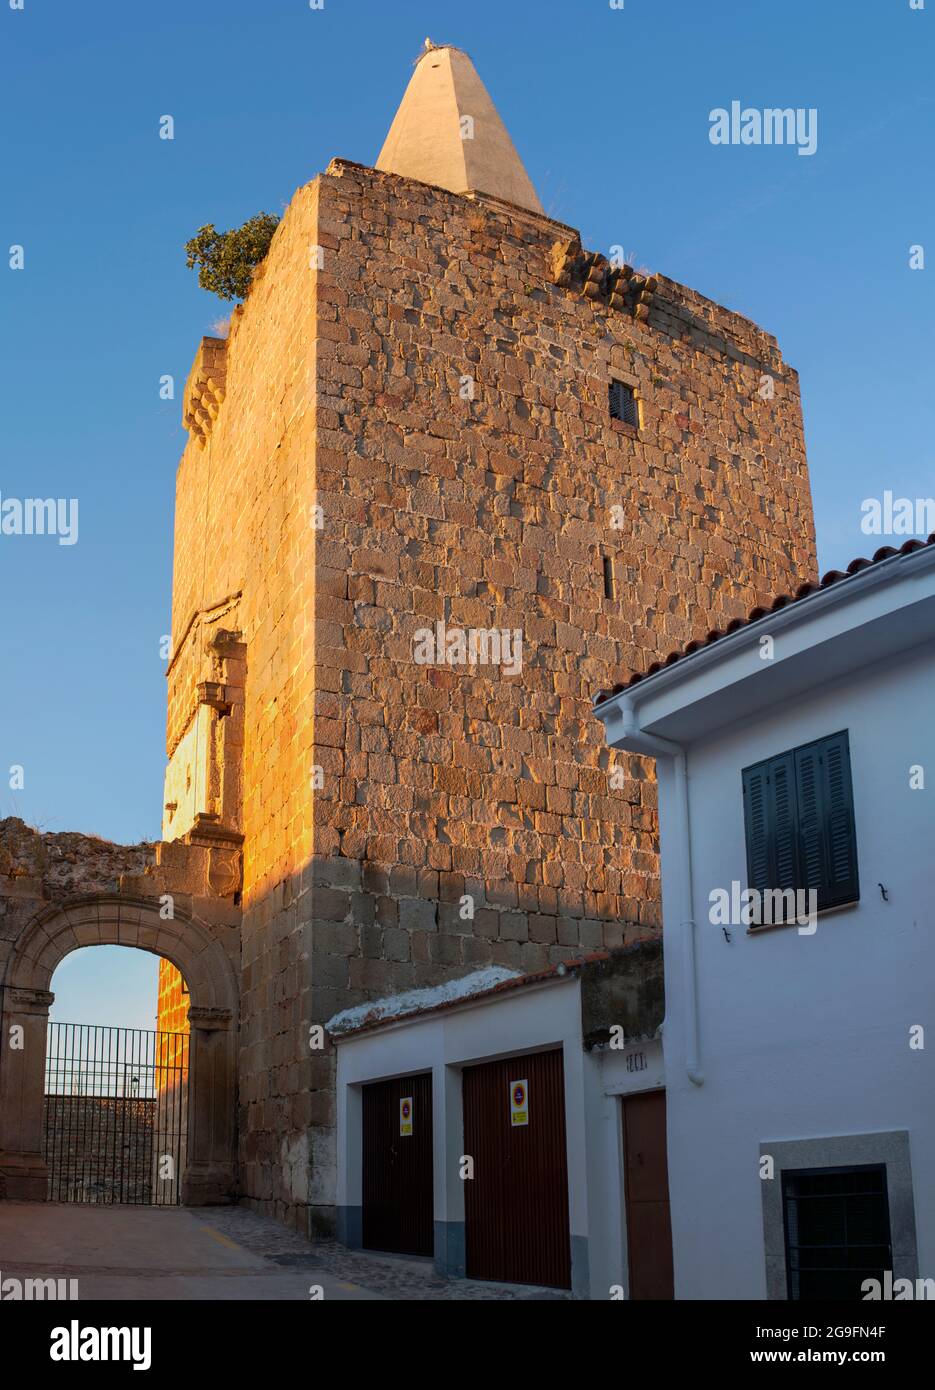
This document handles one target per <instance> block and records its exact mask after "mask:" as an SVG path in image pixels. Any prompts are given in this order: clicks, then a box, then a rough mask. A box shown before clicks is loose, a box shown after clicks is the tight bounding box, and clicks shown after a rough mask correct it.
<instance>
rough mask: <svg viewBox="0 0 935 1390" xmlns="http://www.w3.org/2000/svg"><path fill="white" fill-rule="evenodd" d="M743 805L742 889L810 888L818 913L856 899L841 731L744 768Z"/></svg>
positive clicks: (849, 794)
mask: <svg viewBox="0 0 935 1390" xmlns="http://www.w3.org/2000/svg"><path fill="white" fill-rule="evenodd" d="M743 802H744V823H745V827H746V836H747V884H748V887H750V888H755V889H757V890H758V891H759V892H760V893H765V892H767V891H770V890H783V889H787V888H792V889H802V890H806V891H807V890H809V889H814V890H815V891H816V893H817V895H818V898H817V905H818V911H819V912H821V911H823V910H824V909H825V908H829V907H839V906H841V905H842V904H843V903H852V902H856V901H857V900H858V898H859V897H860V885H859V881H858V876H857V843H856V838H855V834H854V796H853V791H852V788H851V762H850V750H849V747H848V739H847V733H846V731H845V732H844V733H839V734H831V735H830V736H829V737H828V738H822V739H818V740H817V741H816V742H815V743H807V744H804V745H803V746H802V747H801V748H794V749H792V750H791V751H790V752H788V753H780V754H779V755H778V756H776V757H775V758H769V759H767V761H766V762H762V763H756V764H755V765H754V766H752V767H747V768H744V770H743Z"/></svg>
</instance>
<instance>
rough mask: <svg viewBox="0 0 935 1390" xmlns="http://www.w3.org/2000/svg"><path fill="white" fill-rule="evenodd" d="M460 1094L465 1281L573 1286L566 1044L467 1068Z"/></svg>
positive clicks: (564, 1287)
mask: <svg viewBox="0 0 935 1390" xmlns="http://www.w3.org/2000/svg"><path fill="white" fill-rule="evenodd" d="M520 1082H522V1083H524V1084H523V1086H522V1088H521V1092H520V1091H518V1090H517V1083H520ZM463 1095H464V1152H465V1154H466V1155H470V1156H471V1157H472V1158H473V1159H474V1177H473V1179H471V1180H468V1181H466V1182H465V1184H464V1215H465V1243H466V1257H467V1259H466V1268H467V1275H468V1278H469V1279H499V1280H503V1281H504V1282H505V1283H516V1284H544V1285H548V1286H550V1287H554V1288H562V1289H567V1288H570V1287H571V1252H570V1244H569V1237H568V1166H567V1161H566V1156H565V1084H564V1079H563V1075H562V1054H561V1051H558V1052H538V1053H533V1054H530V1055H528V1056H526V1057H511V1058H509V1059H508V1060H507V1061H505V1062H487V1063H485V1064H484V1065H483V1066H480V1067H466V1068H465V1070H464V1075H463ZM524 1112H525V1122H524V1120H523V1116H524Z"/></svg>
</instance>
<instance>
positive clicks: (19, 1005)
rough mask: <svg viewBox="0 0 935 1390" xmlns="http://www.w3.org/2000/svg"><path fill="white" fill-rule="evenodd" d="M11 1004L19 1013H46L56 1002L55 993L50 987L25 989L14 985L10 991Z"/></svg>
mask: <svg viewBox="0 0 935 1390" xmlns="http://www.w3.org/2000/svg"><path fill="white" fill-rule="evenodd" d="M7 993H8V996H9V1001H10V1006H11V1008H12V1009H13V1011H14V1012H15V1013H18V1014H44V1013H48V1011H49V1009H50V1008H51V1007H52V1005H53V1004H54V1003H55V995H54V994H53V993H52V991H51V990H48V989H23V988H21V987H20V986H17V985H13V986H12V987H11V988H10V989H9V990H8V991H7Z"/></svg>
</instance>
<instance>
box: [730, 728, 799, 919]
mask: <svg viewBox="0 0 935 1390" xmlns="http://www.w3.org/2000/svg"><path fill="white" fill-rule="evenodd" d="M743 798H744V825H745V829H746V836H747V886H748V887H749V888H756V889H758V890H759V891H760V892H761V893H762V892H765V891H766V890H767V889H770V888H795V887H796V886H797V883H798V845H797V836H796V810H795V762H794V759H793V755H792V754H791V753H783V754H781V756H780V757H778V758H770V759H769V761H768V762H765V763H757V764H756V765H755V766H754V767H748V768H745V769H744V772H743Z"/></svg>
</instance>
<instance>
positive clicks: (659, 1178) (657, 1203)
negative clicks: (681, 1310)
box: [623, 1091, 673, 1298]
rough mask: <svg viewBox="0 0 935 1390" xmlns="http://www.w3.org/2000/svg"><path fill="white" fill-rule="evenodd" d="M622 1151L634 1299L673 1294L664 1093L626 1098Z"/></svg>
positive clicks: (647, 1093) (629, 1257) (655, 1092)
mask: <svg viewBox="0 0 935 1390" xmlns="http://www.w3.org/2000/svg"><path fill="white" fill-rule="evenodd" d="M623 1153H624V1164H625V1172H626V1196H627V1252H628V1261H629V1266H630V1297H631V1298H672V1296H673V1278H672V1227H671V1225H670V1223H669V1169H668V1160H667V1157H666V1093H665V1091H644V1092H643V1093H642V1094H641V1095H636V1096H626V1097H625V1098H624V1102H623Z"/></svg>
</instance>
